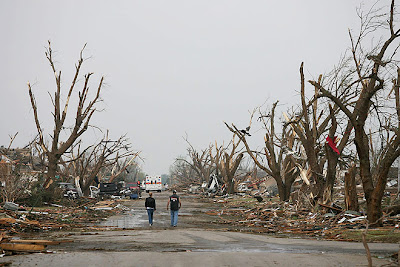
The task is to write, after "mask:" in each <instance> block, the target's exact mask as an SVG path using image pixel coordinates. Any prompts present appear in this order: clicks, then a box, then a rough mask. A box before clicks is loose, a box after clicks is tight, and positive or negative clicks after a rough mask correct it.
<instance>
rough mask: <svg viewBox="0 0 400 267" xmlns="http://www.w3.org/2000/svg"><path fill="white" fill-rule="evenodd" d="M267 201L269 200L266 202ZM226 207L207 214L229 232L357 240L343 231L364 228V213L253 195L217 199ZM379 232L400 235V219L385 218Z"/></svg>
mask: <svg viewBox="0 0 400 267" xmlns="http://www.w3.org/2000/svg"><path fill="white" fill-rule="evenodd" d="M267 200H268V199H267ZM213 201H214V202H215V203H223V208H222V209H219V210H213V211H210V212H208V214H209V215H218V216H219V218H220V220H218V221H215V222H214V223H218V224H226V225H227V226H228V225H229V226H230V227H229V228H230V229H236V230H238V231H249V232H256V233H273V234H278V235H282V236H301V237H313V238H321V239H326V240H336V241H354V240H352V239H349V238H346V237H343V236H342V235H341V234H340V232H341V230H350V229H353V230H358V229H365V227H366V216H365V214H362V213H359V212H355V211H349V210H348V211H344V210H342V209H341V208H339V207H336V206H328V205H319V206H318V207H317V208H316V209H315V210H311V209H305V208H300V209H299V208H298V207H297V206H296V205H293V204H290V203H287V202H276V201H272V200H271V199H270V200H269V201H262V202H260V201H258V200H257V199H255V197H254V196H250V195H245V194H243V195H232V196H227V195H226V196H220V197H218V196H214V198H213ZM383 224H384V225H383V227H380V228H379V229H380V230H391V231H393V232H396V233H397V232H400V230H399V224H400V216H399V215H396V216H391V217H385V218H384V219H383Z"/></svg>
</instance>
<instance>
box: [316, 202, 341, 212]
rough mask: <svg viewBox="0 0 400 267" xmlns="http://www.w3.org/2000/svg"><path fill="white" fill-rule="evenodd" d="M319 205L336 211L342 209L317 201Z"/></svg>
mask: <svg viewBox="0 0 400 267" xmlns="http://www.w3.org/2000/svg"><path fill="white" fill-rule="evenodd" d="M319 205H320V206H322V207H324V208H327V209H332V210H336V211H343V210H342V209H341V208H336V207H332V206H329V205H325V204H322V203H319Z"/></svg>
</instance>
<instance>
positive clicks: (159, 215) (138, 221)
mask: <svg viewBox="0 0 400 267" xmlns="http://www.w3.org/2000/svg"><path fill="white" fill-rule="evenodd" d="M190 215H192V214H191V213H189V212H182V213H179V216H190ZM169 224H170V213H169V212H167V211H166V210H165V211H158V210H157V211H156V212H155V213H154V223H153V226H154V227H157V226H158V227H160V226H161V227H166V226H169ZM98 225H99V226H105V227H115V228H125V229H126V228H142V227H149V221H148V218H147V212H146V210H145V209H144V208H142V209H130V210H128V211H126V212H124V213H123V214H119V215H115V216H111V217H110V218H108V219H107V220H105V221H102V222H100V223H99V224H98Z"/></svg>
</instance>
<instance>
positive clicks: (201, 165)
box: [177, 137, 214, 184]
mask: <svg viewBox="0 0 400 267" xmlns="http://www.w3.org/2000/svg"><path fill="white" fill-rule="evenodd" d="M185 141H186V143H187V144H188V145H189V147H188V148H187V155H188V157H189V159H188V160H187V159H185V158H178V159H177V160H179V161H184V162H185V163H186V164H188V165H189V166H190V167H191V168H192V169H193V171H194V172H195V174H196V175H195V176H196V178H197V179H196V180H197V181H196V183H198V184H201V183H202V182H208V181H209V179H210V174H211V173H212V172H213V170H214V166H213V164H212V163H211V158H210V150H211V147H209V148H206V149H203V150H201V151H200V152H199V151H197V150H196V149H195V148H194V147H193V146H192V144H190V142H189V141H188V138H187V137H186V138H185Z"/></svg>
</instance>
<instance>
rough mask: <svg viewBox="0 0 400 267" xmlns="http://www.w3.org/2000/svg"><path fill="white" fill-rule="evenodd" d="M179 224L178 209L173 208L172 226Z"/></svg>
mask: <svg viewBox="0 0 400 267" xmlns="http://www.w3.org/2000/svg"><path fill="white" fill-rule="evenodd" d="M177 224H178V211H177V210H171V226H176V225H177Z"/></svg>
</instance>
